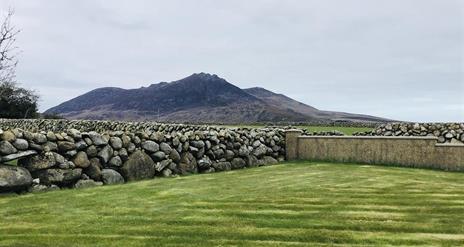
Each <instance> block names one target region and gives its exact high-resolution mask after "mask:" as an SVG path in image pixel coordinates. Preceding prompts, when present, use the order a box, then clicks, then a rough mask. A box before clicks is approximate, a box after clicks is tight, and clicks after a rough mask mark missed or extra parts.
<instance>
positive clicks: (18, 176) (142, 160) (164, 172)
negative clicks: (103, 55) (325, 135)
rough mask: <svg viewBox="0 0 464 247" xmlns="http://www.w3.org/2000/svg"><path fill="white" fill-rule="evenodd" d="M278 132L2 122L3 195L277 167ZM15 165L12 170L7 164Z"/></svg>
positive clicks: (281, 144) (281, 137)
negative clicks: (272, 165) (159, 177)
mask: <svg viewBox="0 0 464 247" xmlns="http://www.w3.org/2000/svg"><path fill="white" fill-rule="evenodd" d="M284 157H285V134H284V130H283V129H277V128H263V129H247V128H233V129H228V128H223V127H211V126H198V125H195V126H194V125H182V124H172V125H171V124H158V123H149V122H147V123H129V122H110V121H66V120H24V121H22V120H14V121H6V120H2V121H0V163H3V164H2V165H0V191H1V192H5V191H7V192H9V191H24V190H28V191H43V190H54V189H60V188H63V187H70V188H72V187H74V188H82V187H90V186H98V185H104V184H116V183H124V182H126V181H134V180H140V179H150V178H154V177H156V176H164V177H169V176H176V175H184V174H191V173H211V172H218V171H227V170H232V169H241V168H246V167H255V166H262V165H269V164H275V163H277V162H278V161H283V160H284ZM11 160H18V164H17V166H12V165H6V163H8V162H9V161H11Z"/></svg>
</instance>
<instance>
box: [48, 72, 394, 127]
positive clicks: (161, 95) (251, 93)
mask: <svg viewBox="0 0 464 247" xmlns="http://www.w3.org/2000/svg"><path fill="white" fill-rule="evenodd" d="M45 113H47V114H59V115H61V116H63V117H66V118H70V119H110V120H157V121H173V122H218V123H251V122H304V121H321V120H322V121H332V120H348V121H370V122H372V121H374V122H377V121H385V119H382V118H377V117H372V116H366V115H357V114H349V113H338V112H328V111H320V110H318V109H316V108H314V107H311V106H308V105H306V104H303V103H300V102H298V101H295V100H293V99H291V98H289V97H287V96H285V95H282V94H275V93H273V92H271V91H268V90H266V89H263V88H249V89H240V88H238V87H236V86H234V85H233V84H231V83H229V82H227V81H226V80H224V79H223V78H220V77H218V76H217V75H211V74H207V73H198V74H193V75H191V76H189V77H186V78H184V79H181V80H178V81H173V82H169V83H168V82H161V83H157V84H152V85H150V86H148V87H142V88H138V89H122V88H114V87H105V88H98V89H95V90H92V91H90V92H88V93H86V94H83V95H81V96H78V97H76V98H74V99H71V100H69V101H66V102H64V103H62V104H60V105H58V106H56V107H53V108H50V109H49V110H47V111H46V112H45Z"/></svg>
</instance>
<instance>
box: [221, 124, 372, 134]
mask: <svg viewBox="0 0 464 247" xmlns="http://www.w3.org/2000/svg"><path fill="white" fill-rule="evenodd" d="M227 127H231V128H233V127H242V128H263V127H265V126H264V125H227ZM294 127H295V128H299V129H307V130H309V131H310V132H321V131H333V130H338V131H340V132H342V133H344V134H345V135H353V133H354V132H365V131H371V130H373V129H374V128H366V127H339V126H311V125H301V126H294Z"/></svg>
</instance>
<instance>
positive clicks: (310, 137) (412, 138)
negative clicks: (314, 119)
mask: <svg viewBox="0 0 464 247" xmlns="http://www.w3.org/2000/svg"><path fill="white" fill-rule="evenodd" d="M298 138H304V139H320V138H323V139H402V140H438V137H435V136H299V137H298ZM444 145H447V144H444ZM454 145H456V144H454ZM447 146H448V145H447ZM459 146H463V145H459Z"/></svg>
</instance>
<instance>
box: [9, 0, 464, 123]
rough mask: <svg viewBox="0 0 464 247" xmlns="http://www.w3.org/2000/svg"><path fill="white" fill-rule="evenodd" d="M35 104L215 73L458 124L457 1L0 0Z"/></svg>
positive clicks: (346, 106)
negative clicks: (10, 13)
mask: <svg viewBox="0 0 464 247" xmlns="http://www.w3.org/2000/svg"><path fill="white" fill-rule="evenodd" d="M9 6H11V7H13V8H15V10H16V15H15V17H14V20H13V21H14V22H15V24H16V25H17V26H18V27H20V28H21V29H22V33H21V35H20V36H19V37H18V38H19V39H18V45H19V46H20V47H21V49H22V50H23V53H22V54H21V57H20V58H21V61H20V65H19V68H18V79H19V81H21V82H22V83H23V84H24V85H25V86H28V87H32V88H35V89H37V90H38V91H39V92H40V93H41V95H42V98H43V100H42V102H41V110H45V109H47V108H49V107H51V106H54V105H55V104H58V103H60V102H62V101H64V100H67V99H70V98H72V97H74V96H77V95H79V94H82V93H84V92H86V91H88V90H91V89H94V88H96V87H102V86H118V87H123V88H135V87H140V86H144V85H148V84H150V83H155V82H159V81H171V80H176V79H180V78H182V77H185V76H187V75H189V74H191V73H194V72H199V71H205V72H210V73H216V74H218V75H220V76H222V77H224V78H226V79H228V80H229V81H230V82H232V83H234V84H236V85H237V86H240V87H251V86H262V87H265V88H268V89H270V90H273V91H275V92H279V93H284V94H286V95H289V96H291V97H294V98H295V99H298V100H301V101H302V102H305V103H307V104H310V105H313V106H315V107H317V108H320V109H326V110H337V111H347V112H356V113H365V114H372V115H378V116H384V117H389V118H393V119H400V120H411V121H464V96H463V95H462V94H463V92H464V61H463V60H464V48H463V45H462V44H463V43H464V42H463V41H464V37H463V35H464V13H463V12H464V10H463V9H464V2H462V1H459V0H456V1H453V0H443V1H434V0H409V1H408V0H406V1H399V0H398V1H391V0H388V1H387V0H384V1H369V0H364V1H362V0H348V1H346V0H343V1H342V0H340V1H323V0H313V1H300V0H289V1H278V0H258V1H245V0H240V1H217V0H216V1H213V0H199V1H181V0H177V1H122V0H119V1H118V0H116V1H90V0H88V1H71V0H64V1H63V0H48V1H39V0H30V1H13V0H0V10H6V9H7V8H8V7H9Z"/></svg>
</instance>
